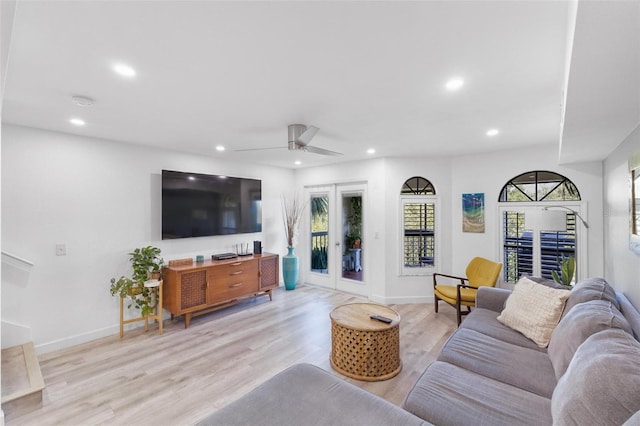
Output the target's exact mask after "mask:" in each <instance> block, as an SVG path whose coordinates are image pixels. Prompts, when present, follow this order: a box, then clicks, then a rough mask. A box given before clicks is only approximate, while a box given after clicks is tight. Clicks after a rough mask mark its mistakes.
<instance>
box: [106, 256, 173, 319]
mask: <svg viewBox="0 0 640 426" xmlns="http://www.w3.org/2000/svg"><path fill="white" fill-rule="evenodd" d="M129 256H131V257H130V258H129V261H130V262H131V269H132V274H131V278H128V277H125V276H124V275H123V276H121V277H120V278H119V279H117V280H116V279H115V278H111V287H110V292H111V295H112V296H120V297H122V298H123V299H124V298H127V297H129V298H130V299H131V300H130V303H129V305H128V306H127V308H131V307H132V306H134V307H135V308H136V309H139V310H140V313H141V314H142V316H146V315H149V314H151V313H152V312H153V309H154V307H155V302H154V300H153V292H152V291H151V289H149V288H147V287H145V286H144V282H145V281H147V280H149V279H151V278H154V279H158V278H160V276H161V274H162V267H163V266H164V260H163V259H162V257H161V256H160V249H159V248H157V247H152V246H147V247H142V248H137V249H135V250H134V251H133V252H131V253H129Z"/></svg>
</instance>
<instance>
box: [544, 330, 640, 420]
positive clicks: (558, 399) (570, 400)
mask: <svg viewBox="0 0 640 426" xmlns="http://www.w3.org/2000/svg"><path fill="white" fill-rule="evenodd" d="M638 389H640V343H639V342H638V341H637V340H635V339H634V338H633V337H632V336H631V335H630V334H629V333H627V332H626V331H624V330H619V329H611V330H604V331H600V332H598V333H596V334H594V335H593V336H591V337H589V338H588V339H587V340H585V342H584V343H583V344H582V345H580V347H579V348H578V350H577V351H576V354H575V355H574V357H573V360H571V364H570V365H569V368H567V372H566V373H565V374H564V376H562V378H560V380H559V381H558V385H557V386H556V388H555V389H554V391H553V396H552V397H551V415H552V416H553V424H554V425H557V426H562V425H620V424H623V423H624V422H625V421H627V419H629V418H630V417H631V416H633V415H634V413H635V412H636V411H638V410H640V393H639V392H638Z"/></svg>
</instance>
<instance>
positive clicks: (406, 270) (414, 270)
mask: <svg viewBox="0 0 640 426" xmlns="http://www.w3.org/2000/svg"><path fill="white" fill-rule="evenodd" d="M416 203H429V204H433V205H434V206H433V208H434V212H433V217H434V221H435V224H434V227H433V228H434V229H433V233H434V241H433V244H434V252H435V255H434V256H433V266H423V267H407V266H405V264H404V231H405V228H404V206H405V204H416ZM399 205H400V220H399V223H400V231H399V233H398V234H399V238H398V242H399V247H400V250H398V252H399V255H398V265H399V272H398V273H399V275H400V276H428V275H432V274H433V273H434V272H436V271H437V267H438V265H439V264H440V234H441V232H440V229H441V228H442V227H441V225H440V221H441V219H440V197H439V196H437V195H409V194H403V195H400V202H399Z"/></svg>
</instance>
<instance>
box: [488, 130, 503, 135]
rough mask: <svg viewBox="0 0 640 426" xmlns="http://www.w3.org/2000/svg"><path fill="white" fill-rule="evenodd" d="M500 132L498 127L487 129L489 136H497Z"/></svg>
mask: <svg viewBox="0 0 640 426" xmlns="http://www.w3.org/2000/svg"><path fill="white" fill-rule="evenodd" d="M498 133H500V131H499V130H498V129H489V130H487V136H495V135H497V134H498Z"/></svg>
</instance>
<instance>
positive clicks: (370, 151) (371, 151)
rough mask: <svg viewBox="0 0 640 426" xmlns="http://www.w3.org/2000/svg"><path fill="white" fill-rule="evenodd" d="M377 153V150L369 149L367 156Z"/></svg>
mask: <svg viewBox="0 0 640 426" xmlns="http://www.w3.org/2000/svg"><path fill="white" fill-rule="evenodd" d="M375 153H376V150H375V149H373V148H369V149H368V150H367V154H375Z"/></svg>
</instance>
